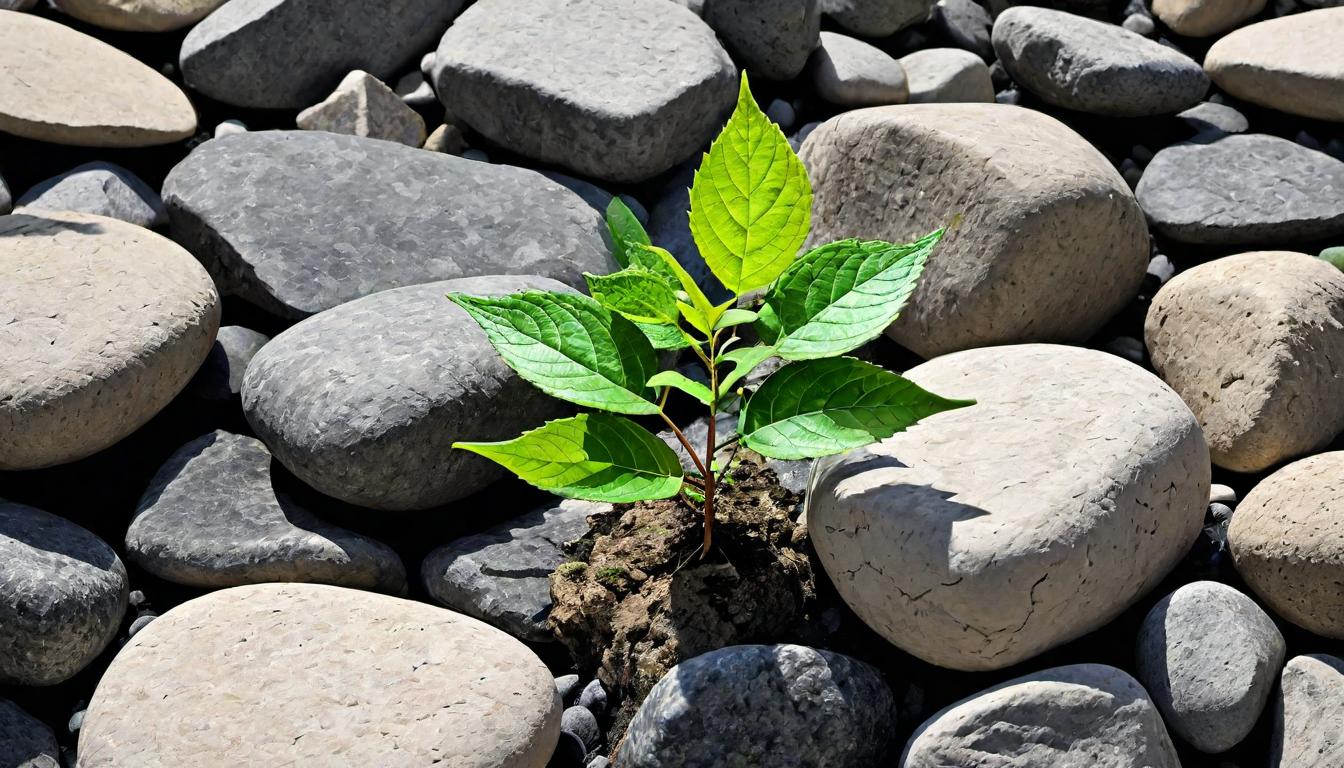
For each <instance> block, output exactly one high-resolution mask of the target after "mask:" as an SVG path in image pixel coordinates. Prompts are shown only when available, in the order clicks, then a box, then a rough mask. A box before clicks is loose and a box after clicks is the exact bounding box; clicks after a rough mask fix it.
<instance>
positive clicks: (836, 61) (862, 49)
mask: <svg viewBox="0 0 1344 768" xmlns="http://www.w3.org/2000/svg"><path fill="white" fill-rule="evenodd" d="M811 69H812V84H813V85H814V86H816V89H817V95H819V96H821V97H822V98H823V99H825V100H827V101H829V102H831V103H832V104H836V105H839V106H842V107H872V106H884V105H888V104H904V103H906V101H907V100H908V99H909V98H910V85H909V83H908V82H906V78H905V70H904V69H903V68H902V67H901V64H900V62H898V61H896V60H895V59H893V58H892V57H890V56H888V55H887V53H886V51H883V50H881V49H880V48H877V47H876V46H872V45H869V44H868V43H865V42H864V41H862V40H857V39H855V38H852V37H850V36H848V35H841V34H838V33H835V32H823V33H821V45H820V46H819V47H818V48H817V50H816V51H815V52H813V54H812V64H811Z"/></svg>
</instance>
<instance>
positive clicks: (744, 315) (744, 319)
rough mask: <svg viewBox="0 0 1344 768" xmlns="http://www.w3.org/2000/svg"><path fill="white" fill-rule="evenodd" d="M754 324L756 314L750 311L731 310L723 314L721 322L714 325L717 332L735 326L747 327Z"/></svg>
mask: <svg viewBox="0 0 1344 768" xmlns="http://www.w3.org/2000/svg"><path fill="white" fill-rule="evenodd" d="M753 322H756V313H755V312H752V311H751V310H750V309H730V310H728V311H726V312H724V313H723V317H720V318H719V322H717V323H715V324H714V330H716V331H717V330H719V329H720V328H731V327H732V326H734V325H745V324H747V323H753Z"/></svg>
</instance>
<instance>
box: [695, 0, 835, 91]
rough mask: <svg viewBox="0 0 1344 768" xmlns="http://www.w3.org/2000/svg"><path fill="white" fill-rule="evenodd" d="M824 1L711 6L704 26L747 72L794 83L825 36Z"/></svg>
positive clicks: (716, 2) (741, 1) (762, 0)
mask: <svg viewBox="0 0 1344 768" xmlns="http://www.w3.org/2000/svg"><path fill="white" fill-rule="evenodd" d="M818 2H819V0H709V1H708V2H707V3H705V10H704V18H705V22H706V23H707V24H709V26H710V27H712V28H713V29H714V31H715V32H717V33H718V34H719V37H720V38H722V40H723V42H724V44H725V45H727V46H728V50H730V51H732V52H733V54H734V55H735V56H736V57H737V60H738V62H739V63H741V65H742V67H743V69H747V70H749V71H750V72H751V73H752V75H754V76H757V77H764V78H767V79H770V80H790V79H792V78H794V77H797V76H798V73H800V72H802V71H803V67H804V66H805V65H806V64H807V57H808V56H809V55H811V53H812V49H813V48H816V47H817V43H818V37H817V36H818V34H819V33H820V32H821V8H820V7H819V5H818Z"/></svg>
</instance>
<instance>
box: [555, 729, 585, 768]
mask: <svg viewBox="0 0 1344 768" xmlns="http://www.w3.org/2000/svg"><path fill="white" fill-rule="evenodd" d="M587 759H588V750H587V748H585V747H584V746H583V739H581V738H579V737H578V736H576V735H574V734H573V733H570V732H569V731H563V730H562V731H560V741H559V742H558V743H557V744H556V745H555V752H553V753H552V754H551V759H550V761H549V762H547V763H546V768H585V761H586V760H587Z"/></svg>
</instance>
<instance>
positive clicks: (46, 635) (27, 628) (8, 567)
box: [0, 499, 127, 751]
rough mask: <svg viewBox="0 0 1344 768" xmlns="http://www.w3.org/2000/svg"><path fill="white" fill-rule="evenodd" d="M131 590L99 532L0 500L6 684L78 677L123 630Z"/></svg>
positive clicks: (1, 643) (1, 651)
mask: <svg viewBox="0 0 1344 768" xmlns="http://www.w3.org/2000/svg"><path fill="white" fill-rule="evenodd" d="M126 590H127V582H126V568H125V567H124V566H122V564H121V560H119V559H117V554H116V553H115V552H113V551H112V548H111V547H109V546H108V545H107V544H105V543H103V541H102V540H101V539H99V538H98V537H97V536H94V535H93V534H92V533H89V532H88V531H86V530H84V529H83V528H80V527H79V526H78V525H75V524H74V523H71V522H69V521H67V520H65V519H63V518H60V517H57V516H55V515H52V514H48V513H46V512H43V511H42V510H40V509H35V508H33V507H29V506H26V505H23V504H15V503H12V502H8V501H5V500H4V499H0V683H5V684H17V685H55V684H56V683H61V682H64V681H66V680H69V679H70V678H71V677H74V676H75V674H76V673H78V672H79V671H80V670H82V669H83V668H84V667H85V666H87V665H88V663H89V662H91V661H93V659H94V658H95V657H96V656H97V655H98V654H100V653H102V651H103V649H104V648H106V647H107V644H108V643H110V642H112V638H113V637H115V636H116V634H117V629H118V628H119V626H120V624H121V617H122V615H123V614H124V613H125V612H126ZM0 751H2V750H0Z"/></svg>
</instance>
